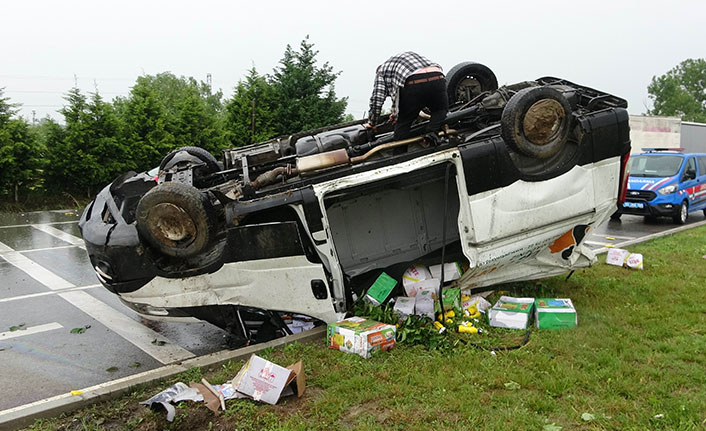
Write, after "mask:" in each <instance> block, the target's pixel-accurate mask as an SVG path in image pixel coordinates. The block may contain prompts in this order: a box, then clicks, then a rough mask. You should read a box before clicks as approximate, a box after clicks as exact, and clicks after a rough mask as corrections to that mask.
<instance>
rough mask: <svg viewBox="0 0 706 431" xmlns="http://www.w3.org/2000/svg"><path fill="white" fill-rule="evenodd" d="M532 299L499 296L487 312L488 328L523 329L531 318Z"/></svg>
mask: <svg viewBox="0 0 706 431" xmlns="http://www.w3.org/2000/svg"><path fill="white" fill-rule="evenodd" d="M533 306H534V298H513V297H511V296H501V297H500V299H499V300H498V302H496V303H495V305H493V308H491V309H490V311H489V312H488V319H489V320H490V326H494V327H496V328H511V329H525V328H527V324H528V323H529V319H530V316H532V314H531V313H532V307H533Z"/></svg>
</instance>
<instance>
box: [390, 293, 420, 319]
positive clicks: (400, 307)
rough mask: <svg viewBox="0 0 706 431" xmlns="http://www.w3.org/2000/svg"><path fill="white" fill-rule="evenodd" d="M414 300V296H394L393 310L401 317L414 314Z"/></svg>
mask: <svg viewBox="0 0 706 431" xmlns="http://www.w3.org/2000/svg"><path fill="white" fill-rule="evenodd" d="M414 302H415V298H408V297H406V296H398V297H397V298H395V306H394V308H393V309H394V310H395V311H397V312H398V313H400V315H401V316H402V318H405V317H407V316H409V315H410V314H414Z"/></svg>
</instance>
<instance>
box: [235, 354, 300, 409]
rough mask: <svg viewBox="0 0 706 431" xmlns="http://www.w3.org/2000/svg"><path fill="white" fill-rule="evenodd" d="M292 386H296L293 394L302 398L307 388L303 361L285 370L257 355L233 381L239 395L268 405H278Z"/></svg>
mask: <svg viewBox="0 0 706 431" xmlns="http://www.w3.org/2000/svg"><path fill="white" fill-rule="evenodd" d="M290 384H295V385H296V391H292V392H293V393H296V394H297V396H299V397H301V396H302V394H303V393H304V388H305V386H306V382H305V378H304V372H303V371H302V363H301V361H299V362H297V363H296V364H292V365H290V366H289V367H286V368H285V367H281V366H279V365H277V364H275V363H273V362H270V361H268V360H266V359H263V358H261V357H259V356H257V355H252V356H250V359H249V360H248V362H247V363H246V364H245V365H244V366H243V368H241V369H240V371H239V372H238V374H237V375H236V376H235V378H234V379H233V381H232V385H233V388H234V389H235V390H236V391H238V392H239V393H241V394H244V395H247V396H248V397H250V398H252V399H253V400H255V401H262V402H265V403H267V404H277V401H279V399H280V398H281V397H282V392H283V391H284V389H285V387H288V386H289V385H290ZM293 389H294V388H293Z"/></svg>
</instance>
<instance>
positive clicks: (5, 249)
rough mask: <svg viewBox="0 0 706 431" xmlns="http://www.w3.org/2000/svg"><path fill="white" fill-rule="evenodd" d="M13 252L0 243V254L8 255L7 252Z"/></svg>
mask: <svg viewBox="0 0 706 431" xmlns="http://www.w3.org/2000/svg"><path fill="white" fill-rule="evenodd" d="M13 251H15V250H13V249H11V248H10V247H8V246H6V245H5V244H3V243H1V242H0V254H2V253H8V252H13Z"/></svg>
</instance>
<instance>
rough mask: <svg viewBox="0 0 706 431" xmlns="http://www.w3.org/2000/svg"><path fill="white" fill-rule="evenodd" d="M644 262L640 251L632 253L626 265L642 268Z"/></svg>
mask: <svg viewBox="0 0 706 431" xmlns="http://www.w3.org/2000/svg"><path fill="white" fill-rule="evenodd" d="M642 262H643V258H642V255H641V254H640V253H630V254H629V255H628V258H627V259H626V260H625V266H627V267H628V268H632V269H642V268H643V264H642Z"/></svg>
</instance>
